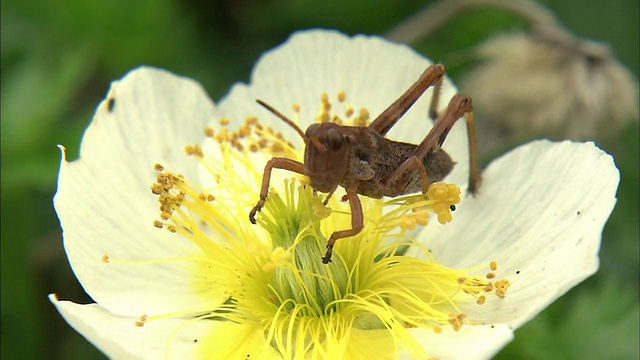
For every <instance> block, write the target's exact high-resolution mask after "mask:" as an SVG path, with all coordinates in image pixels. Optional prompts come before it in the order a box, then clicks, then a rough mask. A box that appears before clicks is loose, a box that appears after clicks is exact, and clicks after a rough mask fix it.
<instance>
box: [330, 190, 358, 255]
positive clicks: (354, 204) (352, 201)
mask: <svg viewBox="0 0 640 360" xmlns="http://www.w3.org/2000/svg"><path fill="white" fill-rule="evenodd" d="M347 197H348V199H349V206H350V207H351V229H347V230H340V231H336V232H334V233H333V234H331V237H329V240H328V241H327V253H326V254H325V255H324V257H323V258H322V262H323V263H324V264H328V263H330V262H331V255H332V254H333V245H334V244H335V243H336V240H339V239H342V238H346V237H349V236H355V235H358V234H359V233H360V231H362V228H364V214H363V213H362V203H361V202H360V198H359V197H358V193H356V192H355V190H347Z"/></svg>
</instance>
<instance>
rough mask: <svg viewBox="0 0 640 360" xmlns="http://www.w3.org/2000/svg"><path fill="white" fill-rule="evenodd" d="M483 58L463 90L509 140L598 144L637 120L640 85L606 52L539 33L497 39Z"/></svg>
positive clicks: (556, 33)
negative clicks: (546, 139) (590, 141)
mask: <svg viewBox="0 0 640 360" xmlns="http://www.w3.org/2000/svg"><path fill="white" fill-rule="evenodd" d="M478 55H479V57H480V58H481V59H483V60H484V63H483V64H482V65H479V66H478V67H477V68H475V69H474V70H473V71H472V72H471V73H470V74H468V76H467V77H466V79H465V81H464V83H463V86H462V88H463V90H464V92H466V93H469V94H471V95H472V96H473V99H474V104H476V106H475V107H474V109H475V110H476V114H477V115H478V117H479V118H481V119H482V120H480V121H481V122H483V123H485V124H487V125H489V127H490V128H495V130H496V133H497V134H499V135H500V136H502V137H504V138H503V139H502V140H503V141H514V140H524V139H526V138H530V137H532V136H545V137H551V138H555V139H564V138H570V139H575V140H585V139H593V138H596V137H602V136H611V135H613V134H615V133H616V132H617V131H618V130H619V129H620V127H621V126H622V125H624V124H625V122H627V121H629V120H632V121H638V103H637V98H638V83H637V80H636V79H634V78H633V77H632V75H631V73H630V72H629V71H628V70H627V69H626V68H624V67H623V66H622V65H621V64H620V63H619V62H618V61H617V60H616V59H615V58H614V57H613V56H612V55H611V53H610V51H609V49H608V47H606V46H605V45H602V44H598V43H595V42H593V41H588V40H580V39H577V38H575V37H573V36H572V35H570V34H568V33H567V32H565V31H564V30H561V29H558V28H549V27H547V28H542V27H537V28H533V30H532V32H531V33H529V34H510V35H500V36H498V37H495V38H493V39H491V40H489V41H487V42H486V43H484V44H483V45H481V46H480V47H479V48H478ZM480 128H482V127H480ZM490 135H492V134H489V136H490ZM480 143H482V142H480Z"/></svg>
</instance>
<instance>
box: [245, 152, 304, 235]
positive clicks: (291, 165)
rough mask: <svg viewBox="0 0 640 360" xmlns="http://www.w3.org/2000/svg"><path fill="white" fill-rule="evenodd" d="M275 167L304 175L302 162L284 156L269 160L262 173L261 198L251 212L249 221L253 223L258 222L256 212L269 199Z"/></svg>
mask: <svg viewBox="0 0 640 360" xmlns="http://www.w3.org/2000/svg"><path fill="white" fill-rule="evenodd" d="M274 168H275V169H283V170H289V171H293V172H296V173H298V174H302V175H304V164H302V163H300V162H297V161H295V160H291V159H288V158H282V157H274V158H272V159H271V160H269V162H267V165H266V166H265V167H264V173H263V175H262V187H261V188H260V200H258V203H257V204H256V206H254V207H253V209H251V212H250V213H249V221H251V223H252V224H255V223H256V214H257V213H258V211H260V210H261V209H262V207H263V206H264V203H265V201H267V195H268V194H269V183H270V181H271V170H273V169H274Z"/></svg>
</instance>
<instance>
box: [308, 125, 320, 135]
mask: <svg viewBox="0 0 640 360" xmlns="http://www.w3.org/2000/svg"><path fill="white" fill-rule="evenodd" d="M319 126H320V124H311V125H309V127H308V128H307V131H305V136H306V137H307V138H311V137H313V136H314V134H313V133H314V132H315V131H316V130H317V129H318V127H319Z"/></svg>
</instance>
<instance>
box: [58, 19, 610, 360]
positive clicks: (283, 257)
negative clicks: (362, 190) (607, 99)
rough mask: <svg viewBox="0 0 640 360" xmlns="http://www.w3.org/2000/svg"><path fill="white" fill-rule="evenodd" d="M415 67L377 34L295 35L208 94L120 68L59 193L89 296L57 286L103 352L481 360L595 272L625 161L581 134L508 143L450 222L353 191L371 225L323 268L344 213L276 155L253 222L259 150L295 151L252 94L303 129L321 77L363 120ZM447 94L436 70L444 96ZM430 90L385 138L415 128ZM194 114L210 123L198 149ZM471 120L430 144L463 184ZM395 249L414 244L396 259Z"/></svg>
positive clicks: (71, 318)
mask: <svg viewBox="0 0 640 360" xmlns="http://www.w3.org/2000/svg"><path fill="white" fill-rule="evenodd" d="M428 65H429V62H428V61H427V60H426V59H424V58H422V57H420V56H419V55H417V54H415V53H414V52H412V51H411V50H410V49H408V48H407V47H405V46H402V45H395V44H391V43H388V42H386V41H383V40H381V39H377V38H373V37H363V36H359V37H354V38H348V37H346V36H344V35H341V34H338V33H335V32H330V31H308V32H302V33H299V34H297V35H294V36H293V37H292V38H291V39H290V40H289V41H288V42H287V43H286V44H285V45H283V46H282V47H280V48H278V49H276V50H274V51H272V52H269V53H268V54H266V55H265V56H264V57H263V58H262V59H261V60H260V61H259V62H258V64H257V66H256V68H255V70H254V73H253V75H252V79H251V84H250V85H242V84H240V85H236V86H234V87H233V89H232V90H231V92H230V94H229V95H228V96H227V97H226V98H225V99H223V100H222V101H221V102H220V104H219V105H218V106H215V105H213V104H212V103H211V102H210V101H209V100H208V99H207V97H206V95H205V94H204V91H203V90H202V89H201V87H200V86H199V85H197V84H196V83H194V82H193V81H191V80H188V79H184V78H180V77H176V76H174V75H171V74H169V73H167V72H165V71H161V70H156V69H150V68H140V69H137V70H134V71H132V72H131V73H129V74H128V75H127V76H126V77H125V78H123V79H122V80H121V81H118V82H114V83H113V85H112V87H111V89H110V91H109V94H108V96H107V99H105V101H104V102H103V103H101V104H100V106H99V107H98V109H97V112H96V115H95V117H94V119H93V122H92V123H91V125H90V126H89V128H88V129H87V132H86V134H85V137H84V139H83V142H82V148H81V153H80V154H81V156H80V159H79V160H77V161H74V162H67V161H66V160H64V159H63V161H62V164H61V170H60V176H59V184H58V193H57V194H56V198H55V205H56V211H57V212H58V216H59V217H60V221H61V224H62V227H63V230H64V245H65V250H66V252H67V256H68V257H69V261H70V263H71V266H72V268H73V271H74V272H75V274H76V276H77V277H78V279H79V280H80V282H81V283H82V285H83V286H84V288H85V290H86V291H87V293H88V294H89V295H90V296H91V297H92V298H93V300H94V301H95V302H96V303H95V304H89V305H78V304H75V303H72V302H69V301H60V300H58V297H57V296H56V295H54V294H53V295H51V296H50V299H51V301H52V302H53V303H54V305H55V306H56V307H57V309H58V310H59V311H60V312H61V314H62V315H63V316H64V317H65V319H66V320H67V321H68V322H69V323H70V324H71V325H72V326H73V327H74V328H75V329H76V330H77V331H79V332H80V333H81V334H82V335H83V336H85V337H86V338H87V339H88V340H89V341H91V342H92V343H93V344H95V345H96V346H97V347H98V348H99V349H101V350H102V351H103V352H105V353H106V354H108V355H109V356H111V357H114V358H133V357H137V358H162V357H171V358H173V357H177V358H189V357H202V358H212V357H217V358H249V357H250V358H294V357H296V358H339V357H345V358H354V357H362V358H395V357H398V356H402V357H409V356H414V357H421V356H426V355H428V356H434V357H438V358H442V359H449V358H464V359H469V358H488V357H490V356H492V355H493V354H495V353H496V352H497V351H498V350H499V349H500V348H501V347H502V346H504V345H505V344H506V343H507V342H508V341H510V339H511V338H512V336H513V333H512V332H513V330H514V329H515V328H517V327H519V326H521V325H522V324H523V323H525V322H526V321H527V320H529V319H531V318H532V317H533V316H535V315H536V314H537V313H538V312H540V311H541V310H542V309H543V308H544V307H546V306H547V305H548V304H550V303H551V302H552V301H553V300H554V299H556V298H557V297H559V296H561V295H562V294H563V293H565V292H566V291H568V290H569V289H570V288H571V287H572V286H573V285H575V284H577V283H578V282H580V281H581V280H583V279H584V278H586V277H587V276H589V275H591V274H592V273H594V272H595V271H596V270H597V266H598V257H597V253H598V249H599V245H600V235H601V231H602V227H603V225H604V222H605V221H606V219H607V218H608V216H609V214H610V212H611V210H612V208H613V206H614V204H615V191H616V188H617V183H618V177H619V176H618V171H617V169H616V168H615V166H614V164H613V161H612V159H611V157H610V156H608V155H607V154H605V153H603V152H602V151H600V150H599V149H597V148H596V147H595V146H594V145H593V144H592V143H586V144H580V143H570V142H564V143H550V142H546V141H539V142H535V143H532V144H529V145H526V146H522V147H520V148H518V149H516V150H514V151H512V152H511V153H509V154H507V155H505V156H504V157H502V158H500V159H498V160H497V161H495V162H494V163H492V164H491V165H490V166H489V167H488V168H487V169H486V171H485V172H484V175H483V176H484V181H483V185H482V187H481V189H480V193H479V194H478V195H477V196H476V197H470V196H463V197H462V200H461V201H460V203H459V204H458V206H457V210H456V212H455V213H454V214H453V215H454V216H453V220H452V221H451V222H450V223H449V224H447V225H440V224H439V223H437V222H430V223H429V224H428V225H426V226H424V227H421V228H418V230H414V231H411V230H409V229H411V228H412V227H413V226H415V224H423V223H424V222H426V221H427V218H426V217H427V216H428V213H427V212H424V211H417V212H411V209H412V208H415V207H416V206H418V205H415V204H416V203H410V201H409V200H410V199H413V198H416V197H415V196H414V197H407V198H403V199H404V200H403V201H404V202H401V204H400V206H399V207H398V206H390V205H389V203H390V202H388V201H385V200H375V199H367V198H364V197H363V198H362V201H363V207H364V213H365V223H366V226H365V229H364V230H363V232H362V233H361V234H359V235H358V236H356V237H355V238H353V239H342V240H339V241H338V243H337V244H336V249H335V252H334V262H333V263H332V264H329V265H324V264H322V263H321V261H320V257H321V255H322V254H323V252H322V250H323V245H324V244H325V241H326V240H325V238H324V237H323V236H321V234H324V236H327V234H330V233H331V232H332V231H334V230H336V229H344V228H346V227H347V226H348V224H349V221H350V218H349V214H348V213H346V214H345V213H344V211H346V210H348V206H345V205H344V204H342V203H341V202H340V197H341V195H342V194H336V195H334V197H333V198H332V201H331V202H330V203H329V207H330V208H331V209H332V211H329V210H328V209H327V208H324V207H323V206H322V204H321V197H320V196H315V195H314V194H313V193H312V192H311V191H310V189H308V188H306V187H303V186H298V185H297V184H298V183H299V182H300V181H304V179H303V178H299V177H297V176H294V175H292V174H291V173H287V172H285V171H275V172H274V175H273V178H272V180H271V184H272V187H273V189H272V191H271V192H270V194H269V197H268V200H267V204H266V205H265V208H264V209H263V210H262V212H261V213H260V216H259V219H261V220H260V222H261V225H262V226H258V225H251V224H250V223H249V220H248V213H249V210H250V209H251V207H252V206H253V205H255V203H256V201H257V199H258V192H259V186H260V181H261V177H262V169H263V167H264V164H265V163H266V161H267V160H268V159H269V158H270V157H271V156H273V154H274V153H279V154H285V155H287V156H290V157H293V158H297V159H299V158H300V156H301V150H302V148H301V141H300V139H299V137H298V136H297V135H296V134H295V132H294V131H293V130H292V129H290V128H289V127H288V126H285V125H283V124H282V123H281V121H280V120H278V119H277V118H275V116H273V115H272V114H270V113H269V112H267V111H266V110H264V109H262V108H260V107H259V106H258V105H257V104H256V103H255V99H257V98H258V99H262V100H264V101H266V102H268V103H269V104H271V105H272V106H273V107H275V108H276V109H279V110H280V111H282V112H284V113H287V114H291V117H292V118H295V119H296V121H297V120H299V121H300V123H301V125H302V127H303V128H304V127H306V126H307V125H308V124H310V123H311V121H313V119H315V117H316V116H317V115H318V108H319V107H320V97H321V94H323V93H327V94H328V98H327V99H336V97H337V95H338V94H339V93H341V92H343V91H344V93H345V94H346V101H338V100H327V101H329V102H331V103H332V107H331V110H330V112H331V113H332V114H335V115H338V116H340V117H341V118H342V119H343V120H345V121H346V120H347V119H348V118H350V119H351V120H354V119H355V118H356V117H358V116H360V114H362V116H364V117H366V111H365V112H363V113H360V112H358V110H357V109H360V107H366V109H367V110H368V113H369V114H374V116H375V114H378V113H380V112H381V111H382V110H383V109H384V108H385V107H386V106H388V104H390V103H391V102H392V101H393V100H395V98H397V96H398V95H399V94H401V93H402V92H403V91H404V90H405V89H406V88H407V87H408V86H409V85H410V84H411V83H413V81H415V79H416V78H417V77H418V75H419V74H420V73H421V72H422V71H423V70H424V69H425V68H426V67H427V66H428ZM453 93H454V89H453V87H452V86H451V84H450V83H448V82H446V83H445V89H444V91H443V93H442V98H443V99H448V98H450V97H451V95H452V94H453ZM429 98H430V93H429V92H428V93H427V94H426V95H425V96H423V98H422V99H421V100H420V101H418V102H417V103H416V105H415V106H414V107H413V108H412V109H411V110H410V111H409V112H408V113H407V114H406V115H405V117H404V118H403V119H401V121H400V122H399V123H398V124H397V125H396V127H395V128H394V129H393V131H392V132H391V133H390V134H389V137H392V138H395V139H401V140H403V141H408V142H413V143H417V142H419V141H420V140H421V138H422V137H423V136H424V135H425V134H426V132H427V131H428V129H427V128H428V127H430V125H427V120H426V109H427V106H428V101H429ZM292 106H294V109H295V110H294V109H292ZM442 106H443V107H444V106H446V103H444V104H442ZM350 108H352V109H353V110H354V112H353V114H352V115H348V114H349V113H350V111H349V109H350ZM245 120H246V122H245V123H244V124H246V125H242V124H243V121H245ZM220 123H221V124H220ZM222 124H224V125H222ZM206 126H211V128H208V130H207V131H206V134H207V136H208V138H207V139H206V140H205V141H204V142H203V143H202V146H197V145H193V144H194V143H197V142H199V141H200V140H199V139H201V131H202V129H204V128H205V127H206ZM269 127H272V128H273V129H274V131H273V132H270V131H269V130H268V128H269ZM236 129H239V130H238V131H235V130H236ZM278 132H281V133H282V136H281V137H278V136H277V135H276V134H277V133H278ZM234 133H235V134H236V135H233V134H234ZM465 133H466V130H465V129H464V125H463V124H462V122H461V124H460V125H457V126H455V127H454V129H453V130H452V131H451V133H450V135H449V137H448V139H447V141H446V142H445V146H444V149H445V150H446V151H447V152H448V153H449V154H450V155H451V156H452V158H453V159H454V160H455V161H456V162H457V165H456V167H455V169H454V171H453V172H452V174H451V175H450V176H449V177H448V178H447V179H446V180H447V181H448V182H452V183H454V184H457V185H458V186H460V187H461V188H462V189H463V193H464V188H465V186H466V184H465V181H466V175H467V171H468V169H467V163H468V159H467V156H466V154H467V149H466V139H465ZM249 134H250V135H249ZM246 135H249V136H246ZM234 136H235V137H234ZM261 139H266V140H261ZM190 144H191V145H190ZM290 145H293V147H290ZM185 146H186V149H187V152H188V153H189V154H191V155H194V158H186V157H185V154H184V152H183V149H185ZM250 150H258V151H255V152H253V151H250ZM63 154H64V151H63ZM155 164H161V165H162V166H160V165H155ZM154 167H155V169H154ZM177 174H179V175H181V176H183V177H178V175H177ZM290 178H294V179H298V180H293V181H292V180H285V179H290ZM154 182H156V183H155V184H154V185H152V184H153V183H154ZM438 186H440V185H438ZM150 187H151V188H152V189H153V192H154V193H155V194H156V195H158V196H154V195H153V194H151V192H150V190H149V189H150ZM432 187H433V186H432ZM447 188H452V189H455V190H457V187H455V186H452V187H451V186H449V187H447ZM434 191H435V190H434ZM431 192H432V190H431V188H430V193H431ZM430 193H428V194H427V196H428V198H429V200H428V201H427V202H424V201H422V202H420V203H418V204H419V205H420V206H423V205H424V206H427V208H429V209H430V210H431V211H434V212H436V213H438V215H440V212H439V211H440V210H437V209H438V208H439V207H438V204H439V203H438V202H439V201H440V202H442V201H444V202H445V203H446V202H447V201H452V202H453V200H450V199H449V200H442V199H440V198H438V197H437V196H432V195H430ZM418 198H419V197H418ZM438 199H440V200H438ZM158 200H160V202H161V204H162V205H161V206H162V208H161V210H160V211H158ZM392 211H399V212H392ZM389 214H391V215H389ZM447 214H448V213H447ZM412 221H413V223H411V222H412ZM408 223H411V224H413V226H412V225H411V224H409V225H407V224H408ZM154 226H155V227H160V228H162V230H161V229H157V228H155V227H154ZM165 229H168V230H169V231H166V230H165ZM403 245H412V246H411V247H410V248H409V250H407V251H406V254H405V255H401V254H402V252H403V251H401V250H402V249H401V246H403ZM427 248H428V249H429V250H430V252H429V250H427ZM431 254H433V255H431ZM434 259H435V260H437V262H436V261H434ZM496 262H497V264H498V267H497V269H496ZM490 263H491V265H488V264H490ZM456 269H462V270H456ZM485 275H486V276H485ZM494 276H497V277H498V278H502V279H508V281H509V282H510V283H511V288H510V289H509V292H508V293H507V295H506V297H505V296H504V295H505V294H504V291H506V287H507V286H508V282H507V280H500V281H496V280H492V279H493V277H494ZM483 294H484V295H483ZM490 295H498V296H490ZM479 304H481V305H479ZM449 314H452V315H449Z"/></svg>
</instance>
